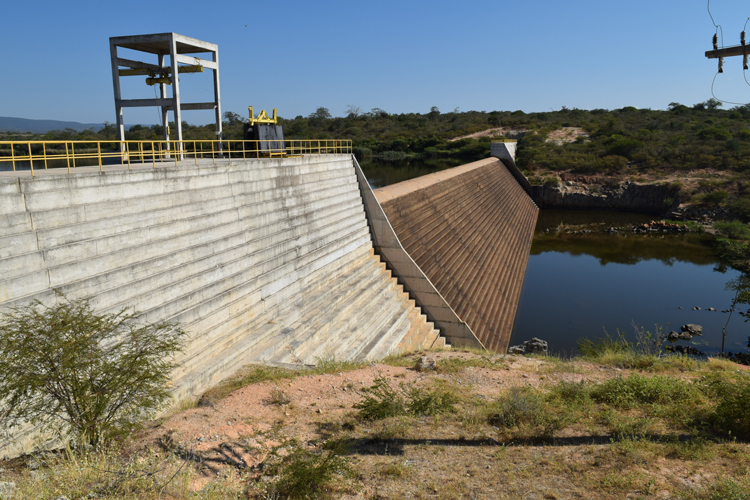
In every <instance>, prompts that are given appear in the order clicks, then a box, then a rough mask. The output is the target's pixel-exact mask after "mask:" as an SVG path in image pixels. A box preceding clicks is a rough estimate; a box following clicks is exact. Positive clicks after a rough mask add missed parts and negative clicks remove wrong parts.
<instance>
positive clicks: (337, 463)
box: [271, 441, 353, 499]
mask: <svg viewBox="0 0 750 500" xmlns="http://www.w3.org/2000/svg"><path fill="white" fill-rule="evenodd" d="M345 452H346V444H345V443H344V442H342V441H329V442H327V443H326V444H325V445H324V446H323V450H320V451H310V450H307V449H305V448H302V447H298V448H296V449H295V450H294V451H293V452H292V453H291V454H289V455H288V456H287V457H286V458H285V459H284V460H283V461H282V462H281V463H280V464H279V465H278V466H277V467H276V470H275V472H277V473H278V475H279V478H278V480H277V481H276V482H275V483H274V484H273V485H272V488H271V489H272V493H273V494H275V495H276V496H274V497H273V498H289V499H298V498H299V499H316V498H327V495H326V493H328V490H329V489H330V486H331V483H332V482H333V481H334V479H335V478H336V477H337V476H340V477H348V476H352V475H353V472H352V470H351V467H350V466H349V462H348V461H347V460H346V458H344V457H343V456H342V455H343V454H344V453H345Z"/></svg>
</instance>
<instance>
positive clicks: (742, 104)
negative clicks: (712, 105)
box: [711, 71, 750, 106]
mask: <svg viewBox="0 0 750 500" xmlns="http://www.w3.org/2000/svg"><path fill="white" fill-rule="evenodd" d="M743 73H744V71H743ZM717 76H719V72H718V71H717V72H716V74H715V75H714V81H713V82H711V95H712V96H713V98H714V99H716V100H717V101H719V102H723V103H724V104H736V105H738V106H745V105H746V104H747V103H746V102H732V101H725V100H724V99H719V98H718V97H716V94H714V84H715V83H716V77H717ZM745 81H747V77H746V78H745ZM748 85H750V83H748Z"/></svg>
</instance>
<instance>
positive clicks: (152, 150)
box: [151, 141, 156, 168]
mask: <svg viewBox="0 0 750 500" xmlns="http://www.w3.org/2000/svg"><path fill="white" fill-rule="evenodd" d="M151 164H152V165H153V167H154V168H156V148H154V141H151Z"/></svg>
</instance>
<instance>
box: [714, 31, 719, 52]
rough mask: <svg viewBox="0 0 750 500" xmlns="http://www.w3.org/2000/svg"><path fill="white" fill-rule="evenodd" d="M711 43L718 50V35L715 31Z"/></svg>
mask: <svg viewBox="0 0 750 500" xmlns="http://www.w3.org/2000/svg"><path fill="white" fill-rule="evenodd" d="M713 43H714V50H718V49H719V35H717V34H716V33H714V39H713Z"/></svg>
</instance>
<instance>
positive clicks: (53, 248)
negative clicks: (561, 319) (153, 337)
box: [0, 154, 537, 454]
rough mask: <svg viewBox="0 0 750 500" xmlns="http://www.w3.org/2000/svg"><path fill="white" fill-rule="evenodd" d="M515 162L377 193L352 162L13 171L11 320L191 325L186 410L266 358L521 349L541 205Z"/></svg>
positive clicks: (4, 190)
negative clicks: (517, 339) (46, 315)
mask: <svg viewBox="0 0 750 500" xmlns="http://www.w3.org/2000/svg"><path fill="white" fill-rule="evenodd" d="M504 161H505V163H503V162H501V161H500V160H498V159H495V158H491V159H489V160H483V161H480V162H476V163H473V164H469V165H466V166H463V167H458V168H456V169H451V170H450V171H446V172H440V173H437V174H433V176H426V177H425V178H420V179H415V180H413V181H407V182H406V183H401V184H398V185H394V186H389V187H387V188H383V189H381V190H378V191H377V193H376V194H375V193H373V191H372V190H371V189H370V187H369V185H368V183H367V181H366V179H365V177H364V175H363V173H362V171H361V170H360V168H359V166H358V164H357V162H356V159H354V157H353V156H352V155H349V154H329V155H306V156H302V157H287V158H267V159H262V158H261V159H236V158H233V159H231V161H228V160H226V159H225V160H223V162H222V161H216V162H215V164H214V163H212V162H210V161H208V162H206V161H201V162H198V161H196V162H195V163H196V164H193V162H187V161H185V162H174V163H171V164H168V166H159V167H158V168H151V166H150V164H149V165H142V166H138V167H137V168H132V169H131V168H129V167H128V168H125V166H115V167H107V168H106V169H104V170H102V169H101V168H100V169H90V171H88V172H87V171H86V168H80V169H76V170H77V171H76V172H75V173H74V174H72V175H68V174H66V173H65V172H64V170H62V171H59V173H57V172H55V171H54V170H49V171H44V172H42V174H39V175H37V176H36V177H29V176H28V175H23V174H19V173H13V172H0V310H5V309H7V308H10V307H14V306H19V305H23V304H27V303H29V302H30V301H32V300H35V299H37V300H40V301H41V302H43V303H50V302H51V301H53V300H54V298H55V290H58V291H60V292H62V293H64V294H65V295H67V296H68V297H69V298H73V299H75V298H80V297H84V296H91V297H93V301H92V304H93V305H94V306H95V307H96V308H97V310H100V311H116V310H120V309H122V308H125V307H127V308H134V309H135V310H137V311H139V312H140V313H142V318H143V320H144V321H149V322H151V321H161V320H168V321H172V322H179V323H181V324H182V325H183V326H184V328H185V330H186V331H187V332H188V334H189V340H188V344H187V347H186V349H185V351H184V353H183V354H182V355H181V357H180V359H179V361H180V368H179V369H178V370H177V372H175V373H174V374H173V382H174V395H175V397H176V399H178V400H180V399H186V398H189V397H192V396H195V395H198V394H200V393H201V392H202V391H204V390H205V389H206V388H208V387H210V386H211V385H214V384H216V383H217V382H218V381H220V380H221V379H222V378H224V377H226V376H228V375H230V374H231V373H233V372H234V371H236V370H237V369H238V368H240V367H241V366H243V365H245V364H249V363H270V364H278V365H294V366H301V365H308V364H315V363H316V362H317V359H320V358H326V357H335V358H336V359H339V360H343V359H347V360H374V359H378V358H381V357H384V356H386V355H388V354H390V353H396V352H405V351H409V350H416V349H430V348H440V347H444V346H446V345H471V346H477V347H481V346H485V347H488V348H493V349H499V350H502V349H506V348H507V344H508V340H509V336H510V331H511V329H512V324H513V318H514V315H515V308H516V306H517V302H518V297H519V294H520V289H521V285H522V283H523V276H524V272H525V268H526V262H527V259H528V253H529V243H530V241H531V237H532V233H533V228H534V222H535V220H536V215H537V208H536V206H535V205H534V203H533V202H532V201H531V199H530V198H529V196H528V195H527V194H526V193H525V192H524V189H523V187H522V186H521V185H520V184H519V183H518V182H517V181H516V180H515V179H514V176H513V173H512V171H511V169H512V168H514V167H515V165H511V166H508V167H506V164H512V160H504ZM11 174H12V175H11ZM378 200H380V203H379V202H378ZM381 205H382V206H381ZM24 448H26V449H28V442H24V440H23V439H22V438H19V437H18V436H17V437H16V438H13V439H10V440H6V441H5V442H2V441H0V454H13V453H14V452H18V451H22V450H23V449H24Z"/></svg>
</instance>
